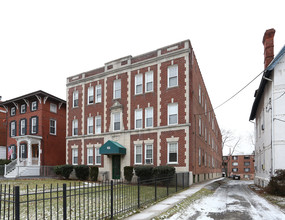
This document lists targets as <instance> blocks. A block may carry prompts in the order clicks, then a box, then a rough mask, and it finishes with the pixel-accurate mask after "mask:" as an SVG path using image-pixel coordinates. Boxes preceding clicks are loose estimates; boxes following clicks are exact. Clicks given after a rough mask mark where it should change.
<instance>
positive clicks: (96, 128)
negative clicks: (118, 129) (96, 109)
mask: <svg viewBox="0 0 285 220" xmlns="http://www.w3.org/2000/svg"><path fill="white" fill-rule="evenodd" d="M99 119H100V124H98V120H99ZM99 125H100V126H99ZM101 129H102V118H101V115H98V116H96V117H95V134H101Z"/></svg>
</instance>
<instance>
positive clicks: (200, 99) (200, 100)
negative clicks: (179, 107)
mask: <svg viewBox="0 0 285 220" xmlns="http://www.w3.org/2000/svg"><path fill="white" fill-rule="evenodd" d="M201 93H202V90H201V85H199V103H200V104H201V103H202V94H201Z"/></svg>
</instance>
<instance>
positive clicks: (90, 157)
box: [87, 147, 93, 165]
mask: <svg viewBox="0 0 285 220" xmlns="http://www.w3.org/2000/svg"><path fill="white" fill-rule="evenodd" d="M87 164H88V165H93V148H92V147H89V148H87Z"/></svg>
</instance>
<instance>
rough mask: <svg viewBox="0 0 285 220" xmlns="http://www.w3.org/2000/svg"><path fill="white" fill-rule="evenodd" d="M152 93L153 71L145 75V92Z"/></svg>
mask: <svg viewBox="0 0 285 220" xmlns="http://www.w3.org/2000/svg"><path fill="white" fill-rule="evenodd" d="M152 91H153V71H149V72H146V74H145V92H152Z"/></svg>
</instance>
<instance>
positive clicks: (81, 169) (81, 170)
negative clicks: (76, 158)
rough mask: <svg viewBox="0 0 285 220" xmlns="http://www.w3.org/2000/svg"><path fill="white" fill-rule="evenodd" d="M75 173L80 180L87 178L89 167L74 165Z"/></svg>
mask: <svg viewBox="0 0 285 220" xmlns="http://www.w3.org/2000/svg"><path fill="white" fill-rule="evenodd" d="M74 168H75V175H76V177H77V178H78V179H80V180H87V179H88V177H89V167H88V166H87V165H78V166H75V167H74Z"/></svg>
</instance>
